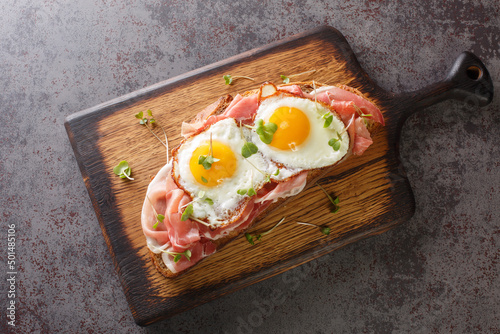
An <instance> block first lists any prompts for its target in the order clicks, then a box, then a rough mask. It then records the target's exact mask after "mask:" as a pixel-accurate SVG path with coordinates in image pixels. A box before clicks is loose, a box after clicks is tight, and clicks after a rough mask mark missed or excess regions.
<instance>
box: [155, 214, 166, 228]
mask: <svg viewBox="0 0 500 334" xmlns="http://www.w3.org/2000/svg"><path fill="white" fill-rule="evenodd" d="M164 219H165V216H164V215H162V214H157V215H156V223H155V224H154V225H153V228H154V229H156V228H157V227H158V224H159V223H163V220H164Z"/></svg>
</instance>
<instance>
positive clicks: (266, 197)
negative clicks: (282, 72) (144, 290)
mask: <svg viewBox="0 0 500 334" xmlns="http://www.w3.org/2000/svg"><path fill="white" fill-rule="evenodd" d="M376 124H380V125H384V118H383V116H382V113H381V112H380V110H379V108H378V107H377V106H376V105H375V104H374V103H372V102H371V101H370V100H369V99H368V98H367V97H365V96H364V95H363V94H362V93H361V92H360V91H358V90H356V89H354V88H351V87H347V86H344V85H327V84H321V83H317V82H314V81H313V82H297V83H289V84H285V85H279V86H276V85H274V84H272V83H269V82H266V83H264V84H262V85H261V86H260V87H259V88H258V89H255V90H253V91H248V92H245V93H242V94H238V95H236V96H235V97H234V98H233V97H232V96H230V95H226V96H223V97H221V98H219V99H218V100H217V101H215V102H214V103H212V104H210V105H209V106H208V107H206V108H205V109H204V110H202V111H201V112H200V113H198V115H196V117H194V119H193V120H191V121H190V122H185V123H183V124H182V128H181V134H182V136H183V137H184V139H183V141H182V142H181V143H180V145H179V146H178V147H176V148H174V149H173V150H172V155H171V159H170V160H169V161H168V163H167V164H166V165H165V166H163V168H161V169H160V171H159V172H158V173H157V174H156V176H155V177H154V179H153V180H152V181H151V183H150V185H149V187H148V190H147V193H146V197H145V199H144V204H143V208H142V214H141V220H142V228H143V232H144V235H145V237H146V241H147V246H148V248H149V252H150V254H151V258H152V261H153V263H154V265H155V266H156V268H157V269H158V271H159V272H161V273H162V274H163V275H164V276H165V277H168V278H173V277H176V276H178V275H181V274H183V273H185V272H186V271H188V270H189V269H191V268H193V267H194V266H195V265H196V264H197V263H199V262H200V261H201V260H202V259H205V258H207V257H208V256H210V255H211V254H213V253H215V252H216V251H219V250H220V249H221V248H222V247H223V246H224V245H226V244H227V243H228V242H230V241H231V240H233V239H234V238H235V237H237V236H238V235H240V234H244V233H245V231H246V230H247V229H248V228H250V227H251V226H253V225H254V224H256V223H257V222H258V221H259V220H262V219H263V218H264V217H265V216H266V215H267V214H268V213H270V212H271V211H272V210H274V209H276V208H278V207H279V206H281V205H283V203H284V202H285V201H286V200H287V199H289V198H291V197H293V196H295V195H297V194H298V193H300V192H301V191H302V190H303V189H305V188H306V187H307V186H308V185H309V184H313V183H314V181H315V180H316V179H317V178H319V177H320V176H322V175H324V174H326V173H328V172H329V171H331V170H332V168H335V166H336V165H337V164H338V163H341V162H342V161H343V160H345V159H346V158H348V157H349V156H350V155H353V154H354V155H360V154H363V152H364V151H365V150H366V149H367V148H368V147H369V146H370V145H371V144H372V143H373V141H372V139H371V133H370V131H371V130H372V129H373V128H374V126H377V125H376Z"/></svg>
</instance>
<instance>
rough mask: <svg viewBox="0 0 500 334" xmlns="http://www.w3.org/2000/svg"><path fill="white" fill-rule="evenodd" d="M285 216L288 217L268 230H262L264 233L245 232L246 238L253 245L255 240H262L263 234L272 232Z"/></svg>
mask: <svg viewBox="0 0 500 334" xmlns="http://www.w3.org/2000/svg"><path fill="white" fill-rule="evenodd" d="M285 218H286V217H283V218H281V219H280V221H279V222H278V223H277V224H276V225H274V226H273V227H272V228H271V229H270V230H268V231H266V232H262V233H260V234H257V235H251V234H250V233H245V238H246V239H247V241H248V242H249V243H250V244H251V245H254V244H255V241H261V240H262V237H263V236H265V235H266V234H269V233H271V232H272V231H273V230H274V229H275V228H276V227H278V226H279V225H280V224H281V223H282V222H283V221H284V220H285Z"/></svg>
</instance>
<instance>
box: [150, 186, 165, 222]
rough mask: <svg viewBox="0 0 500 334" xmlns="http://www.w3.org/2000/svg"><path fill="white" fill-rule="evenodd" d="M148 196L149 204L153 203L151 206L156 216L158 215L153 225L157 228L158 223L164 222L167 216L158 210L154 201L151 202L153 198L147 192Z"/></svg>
mask: <svg viewBox="0 0 500 334" xmlns="http://www.w3.org/2000/svg"><path fill="white" fill-rule="evenodd" d="M146 198H147V199H148V202H149V204H151V208H152V209H153V213H154V214H155V217H156V223H154V225H153V228H154V229H156V228H157V227H158V224H160V223H163V220H164V219H165V216H164V215H162V214H159V213H158V212H156V209H155V207H154V205H153V202H151V200H150V199H149V196H148V195H147V194H146Z"/></svg>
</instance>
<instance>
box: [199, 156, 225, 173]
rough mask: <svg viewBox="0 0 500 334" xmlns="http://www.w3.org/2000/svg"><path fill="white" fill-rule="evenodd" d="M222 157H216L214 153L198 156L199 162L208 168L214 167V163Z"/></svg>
mask: <svg viewBox="0 0 500 334" xmlns="http://www.w3.org/2000/svg"><path fill="white" fill-rule="evenodd" d="M219 160H220V159H217V158H214V157H213V156H212V155H208V156H203V155H200V157H199V158H198V164H200V165H202V166H203V168H205V169H206V170H208V169H210V168H212V164H213V163H215V162H217V161H219Z"/></svg>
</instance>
